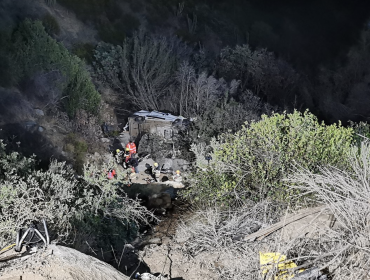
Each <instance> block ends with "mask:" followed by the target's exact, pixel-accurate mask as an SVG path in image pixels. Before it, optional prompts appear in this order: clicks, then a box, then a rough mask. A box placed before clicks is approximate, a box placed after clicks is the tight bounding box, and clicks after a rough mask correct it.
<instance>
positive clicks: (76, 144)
mask: <svg viewBox="0 0 370 280" xmlns="http://www.w3.org/2000/svg"><path fill="white" fill-rule="evenodd" d="M65 148H66V150H67V152H69V153H71V154H72V155H73V160H74V168H75V169H76V170H77V172H78V173H79V174H81V173H82V171H83V165H84V163H85V156H86V153H87V149H88V146H87V143H86V141H84V140H83V139H79V138H78V136H77V135H76V134H74V133H70V134H68V135H67V138H66V147H65Z"/></svg>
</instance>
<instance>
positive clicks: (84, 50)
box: [72, 43, 95, 64]
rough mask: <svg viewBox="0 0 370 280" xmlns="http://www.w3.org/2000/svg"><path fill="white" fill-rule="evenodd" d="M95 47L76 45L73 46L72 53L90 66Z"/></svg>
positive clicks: (91, 45) (86, 44)
mask: <svg viewBox="0 0 370 280" xmlns="http://www.w3.org/2000/svg"><path fill="white" fill-rule="evenodd" d="M94 49H95V46H94V45H93V44H90V43H78V44H76V45H74V46H73V48H72V52H73V54H75V55H77V56H78V57H79V58H81V59H84V60H85V61H86V62H87V63H89V64H91V63H92V61H93V59H94Z"/></svg>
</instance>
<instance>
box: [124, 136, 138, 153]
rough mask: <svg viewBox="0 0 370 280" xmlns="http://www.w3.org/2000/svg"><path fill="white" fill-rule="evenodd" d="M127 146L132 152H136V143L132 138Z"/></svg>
mask: <svg viewBox="0 0 370 280" xmlns="http://www.w3.org/2000/svg"><path fill="white" fill-rule="evenodd" d="M126 148H129V150H130V154H136V145H135V143H134V142H133V141H132V139H131V140H130V141H129V143H128V144H127V145H126Z"/></svg>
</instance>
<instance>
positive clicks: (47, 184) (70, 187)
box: [0, 140, 156, 248]
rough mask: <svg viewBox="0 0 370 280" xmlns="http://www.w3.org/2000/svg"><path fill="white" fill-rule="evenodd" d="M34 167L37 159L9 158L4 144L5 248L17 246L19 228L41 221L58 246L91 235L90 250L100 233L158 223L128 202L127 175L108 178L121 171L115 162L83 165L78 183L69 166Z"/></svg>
mask: <svg viewBox="0 0 370 280" xmlns="http://www.w3.org/2000/svg"><path fill="white" fill-rule="evenodd" d="M82 146H83V145H82ZM77 149H84V147H82V148H81V147H77ZM35 166H36V162H35V159H34V158H24V157H22V156H21V155H19V154H18V153H10V154H7V153H6V152H5V145H4V144H3V142H2V141H1V140H0V247H1V248H2V247H4V246H6V245H9V244H11V243H14V240H15V233H16V231H17V230H18V229H20V228H23V227H26V226H28V225H29V223H30V222H32V221H40V220H41V219H42V218H45V219H46V220H47V222H48V225H49V227H50V232H52V233H53V234H55V235H56V236H54V237H56V238H58V241H59V242H74V241H75V240H78V241H81V242H80V243H82V241H86V239H84V238H85V237H87V236H92V239H94V244H92V246H94V245H96V243H95V242H98V241H97V240H98V239H99V238H100V236H98V235H96V232H97V231H98V230H97V229H101V228H106V229H112V228H117V227H118V226H117V225H118V224H121V229H122V225H124V226H128V225H132V223H134V224H137V223H141V222H143V223H147V222H148V218H152V219H156V218H155V217H154V216H153V214H152V213H151V212H149V211H148V210H146V209H145V208H144V207H143V206H141V205H140V202H139V201H138V200H132V199H129V198H128V197H127V196H126V194H125V193H124V192H122V191H121V190H120V188H121V185H122V182H124V181H125V178H124V174H123V173H122V174H118V176H117V178H114V179H110V180H109V179H108V178H107V170H108V169H110V168H117V166H116V165H115V164H114V163H113V162H109V163H108V164H105V165H104V166H102V167H101V168H99V167H96V166H94V165H92V164H89V165H85V166H84V177H81V178H80V180H76V179H75V178H76V177H75V173H74V171H73V170H72V169H71V168H70V167H68V166H67V165H66V164H65V163H58V162H56V161H52V162H51V164H50V166H49V168H48V169H47V170H46V171H42V170H37V169H36V168H35ZM131 228H134V227H132V226H131ZM105 234H106V235H107V234H109V233H107V232H106V233H105ZM76 235H77V236H76ZM120 237H121V238H123V239H126V240H127V238H128V237H127V236H120ZM76 242H77V241H76ZM77 245H79V244H77Z"/></svg>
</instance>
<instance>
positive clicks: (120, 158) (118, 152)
mask: <svg viewBox="0 0 370 280" xmlns="http://www.w3.org/2000/svg"><path fill="white" fill-rule="evenodd" d="M115 158H116V162H117V163H118V164H122V162H123V151H121V150H120V149H117V150H116V155H115Z"/></svg>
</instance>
